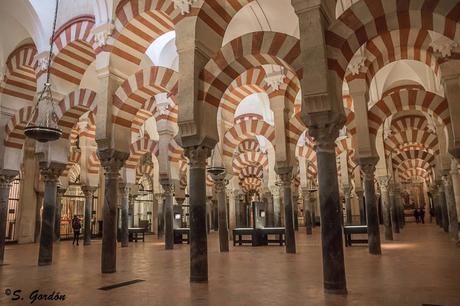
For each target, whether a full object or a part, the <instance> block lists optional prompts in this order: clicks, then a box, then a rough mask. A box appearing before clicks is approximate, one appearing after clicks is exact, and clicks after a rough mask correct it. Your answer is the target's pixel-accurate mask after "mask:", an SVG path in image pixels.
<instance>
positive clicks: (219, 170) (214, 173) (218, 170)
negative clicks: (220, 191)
mask: <svg viewBox="0 0 460 306" xmlns="http://www.w3.org/2000/svg"><path fill="white" fill-rule="evenodd" d="M214 154H218V155H217V158H218V159H219V160H216V158H215V157H214ZM221 160H222V155H221V154H220V150H219V145H216V147H215V148H214V150H212V153H211V166H210V167H208V168H207V169H206V170H207V171H208V173H209V174H210V175H211V177H212V179H216V178H217V177H218V176H219V175H222V174H224V173H225V168H224V167H222V166H221V165H220V164H219V161H221Z"/></svg>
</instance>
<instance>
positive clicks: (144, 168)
mask: <svg viewBox="0 0 460 306" xmlns="http://www.w3.org/2000/svg"><path fill="white" fill-rule="evenodd" d="M154 170H155V168H154V166H153V165H151V164H144V165H138V166H137V167H136V182H139V180H140V179H141V178H142V177H143V176H145V175H146V176H149V177H152V176H153V175H154Z"/></svg>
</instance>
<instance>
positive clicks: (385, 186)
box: [378, 175, 391, 192]
mask: <svg viewBox="0 0 460 306" xmlns="http://www.w3.org/2000/svg"><path fill="white" fill-rule="evenodd" d="M378 181H379V186H380V189H381V190H382V192H383V191H388V190H389V187H390V182H391V177H390V176H388V175H386V176H379V177H378Z"/></svg>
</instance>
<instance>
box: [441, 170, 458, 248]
mask: <svg viewBox="0 0 460 306" xmlns="http://www.w3.org/2000/svg"><path fill="white" fill-rule="evenodd" d="M444 190H445V194H446V202H447V213H448V217H449V237H450V239H452V240H458V217H457V204H456V203H455V193H454V185H453V183H452V176H451V175H450V173H446V174H445V175H444Z"/></svg>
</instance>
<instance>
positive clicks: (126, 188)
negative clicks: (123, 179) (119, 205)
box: [118, 183, 131, 197]
mask: <svg viewBox="0 0 460 306" xmlns="http://www.w3.org/2000/svg"><path fill="white" fill-rule="evenodd" d="M118 190H120V195H121V196H122V197H126V196H129V195H130V193H131V186H130V185H129V184H126V183H119V184H118Z"/></svg>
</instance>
